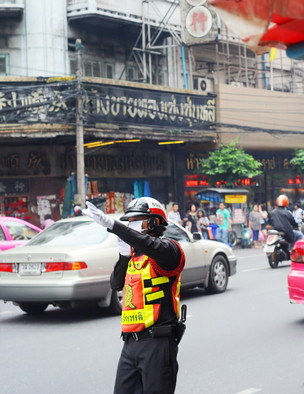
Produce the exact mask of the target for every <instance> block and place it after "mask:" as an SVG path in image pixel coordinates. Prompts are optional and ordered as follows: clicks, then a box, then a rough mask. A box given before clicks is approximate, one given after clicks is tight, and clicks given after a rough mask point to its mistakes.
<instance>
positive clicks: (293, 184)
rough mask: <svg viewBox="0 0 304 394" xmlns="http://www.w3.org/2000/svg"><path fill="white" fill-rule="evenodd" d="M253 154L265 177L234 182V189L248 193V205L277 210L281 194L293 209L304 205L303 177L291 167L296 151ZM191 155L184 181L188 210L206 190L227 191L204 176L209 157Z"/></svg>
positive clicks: (252, 152) (187, 159)
mask: <svg viewBox="0 0 304 394" xmlns="http://www.w3.org/2000/svg"><path fill="white" fill-rule="evenodd" d="M248 153H250V154H251V155H252V156H253V157H254V158H255V159H256V160H258V161H259V162H260V163H261V164H262V166H261V170H262V171H263V174H261V175H259V176H258V177H256V178H253V179H250V178H244V179H237V178H236V179H235V187H237V188H240V187H241V188H246V189H247V190H248V191H249V195H248V201H249V203H251V204H252V203H255V202H256V203H266V204H267V208H268V210H271V209H272V208H273V206H274V202H275V199H276V197H277V196H278V195H279V194H282V193H284V194H286V195H287V196H288V197H289V200H290V206H291V207H292V206H293V205H294V204H295V202H300V203H301V204H304V174H299V173H298V172H297V171H296V169H295V168H294V167H293V166H292V165H291V164H290V160H291V158H292V157H293V155H294V151H285V152H282V151H272V152H264V151H251V152H248ZM206 154H207V153H205V156H204V155H202V154H198V153H194V152H191V153H189V154H188V155H187V157H186V164H185V166H186V173H185V177H184V187H185V201H186V205H187V206H189V205H190V204H191V202H194V201H195V198H194V195H195V193H196V192H198V191H199V190H201V189H202V188H204V187H206V188H207V187H225V186H226V184H225V179H223V180H222V181H221V182H218V184H215V185H212V184H210V181H209V179H208V176H206V175H204V174H202V173H201V166H200V160H201V159H203V158H204V157H206Z"/></svg>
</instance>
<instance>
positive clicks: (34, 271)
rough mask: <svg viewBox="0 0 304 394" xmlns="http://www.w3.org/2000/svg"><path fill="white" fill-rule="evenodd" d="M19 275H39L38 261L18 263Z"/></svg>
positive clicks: (39, 266)
mask: <svg viewBox="0 0 304 394" xmlns="http://www.w3.org/2000/svg"><path fill="white" fill-rule="evenodd" d="M19 274H20V275H41V264H40V263H36V264H35V263H27V264H19Z"/></svg>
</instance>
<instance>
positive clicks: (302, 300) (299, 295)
mask: <svg viewBox="0 0 304 394" xmlns="http://www.w3.org/2000/svg"><path fill="white" fill-rule="evenodd" d="M288 291H289V299H290V302H291V303H292V304H304V271H295V270H292V271H290V273H289V274H288Z"/></svg>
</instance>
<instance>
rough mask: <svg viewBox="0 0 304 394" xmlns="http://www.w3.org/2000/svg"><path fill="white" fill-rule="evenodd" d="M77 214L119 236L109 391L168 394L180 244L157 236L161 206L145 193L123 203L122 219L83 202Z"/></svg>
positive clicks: (176, 330)
mask: <svg viewBox="0 0 304 394" xmlns="http://www.w3.org/2000/svg"><path fill="white" fill-rule="evenodd" d="M83 213H84V214H86V215H88V216H90V217H91V218H93V219H94V220H95V221H96V222H97V223H99V224H100V225H101V226H104V227H107V228H108V231H110V232H113V233H114V234H116V235H117V236H118V237H119V242H118V245H119V259H118V261H117V263H116V264H115V267H114V271H113V272H112V274H111V287H112V289H113V290H114V291H119V290H121V289H123V294H124V295H123V306H122V324H121V327H122V339H123V341H124V345H123V349H122V353H121V356H120V360H119V363H118V368H117V374H116V380H115V388H114V393H115V394H133V393H145V394H152V393H155V394H164V393H166V394H170V393H174V390H175V385H176V377H177V371H178V363H177V351H178V342H179V340H180V338H181V335H182V328H183V326H182V325H181V324H179V321H178V319H179V301H180V291H179V289H180V274H181V271H182V270H183V268H184V264H185V256H184V252H183V250H182V248H181V247H180V245H179V244H178V243H177V242H176V241H173V240H171V239H169V238H166V237H162V235H163V232H164V231H165V229H166V226H167V225H168V222H167V218H166V213H165V211H164V209H163V207H162V205H161V204H160V203H159V202H158V201H157V200H155V199H153V198H150V197H140V198H137V199H135V200H133V201H131V203H130V204H129V205H128V207H127V209H126V212H125V214H124V215H123V216H122V217H121V220H123V221H129V226H125V225H123V224H122V223H120V222H119V221H116V220H114V219H113V218H111V217H110V216H108V215H105V214H104V213H103V212H102V211H101V210H100V209H98V208H96V207H95V206H94V205H93V204H91V203H90V202H87V209H84V210H83Z"/></svg>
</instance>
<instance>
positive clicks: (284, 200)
mask: <svg viewBox="0 0 304 394" xmlns="http://www.w3.org/2000/svg"><path fill="white" fill-rule="evenodd" d="M276 203H277V209H274V210H273V211H272V212H271V213H270V215H269V224H270V225H271V227H272V228H274V229H275V230H277V231H282V232H283V233H285V235H286V239H287V241H288V242H290V244H291V247H293V245H294V244H295V242H297V241H299V240H300V239H302V238H303V234H302V233H301V231H298V230H295V229H296V228H298V224H297V222H296V221H295V219H294V217H293V215H292V213H291V212H290V211H289V210H288V209H287V207H288V197H287V196H285V195H284V194H281V195H280V196H279V197H278V198H277V201H276Z"/></svg>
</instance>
